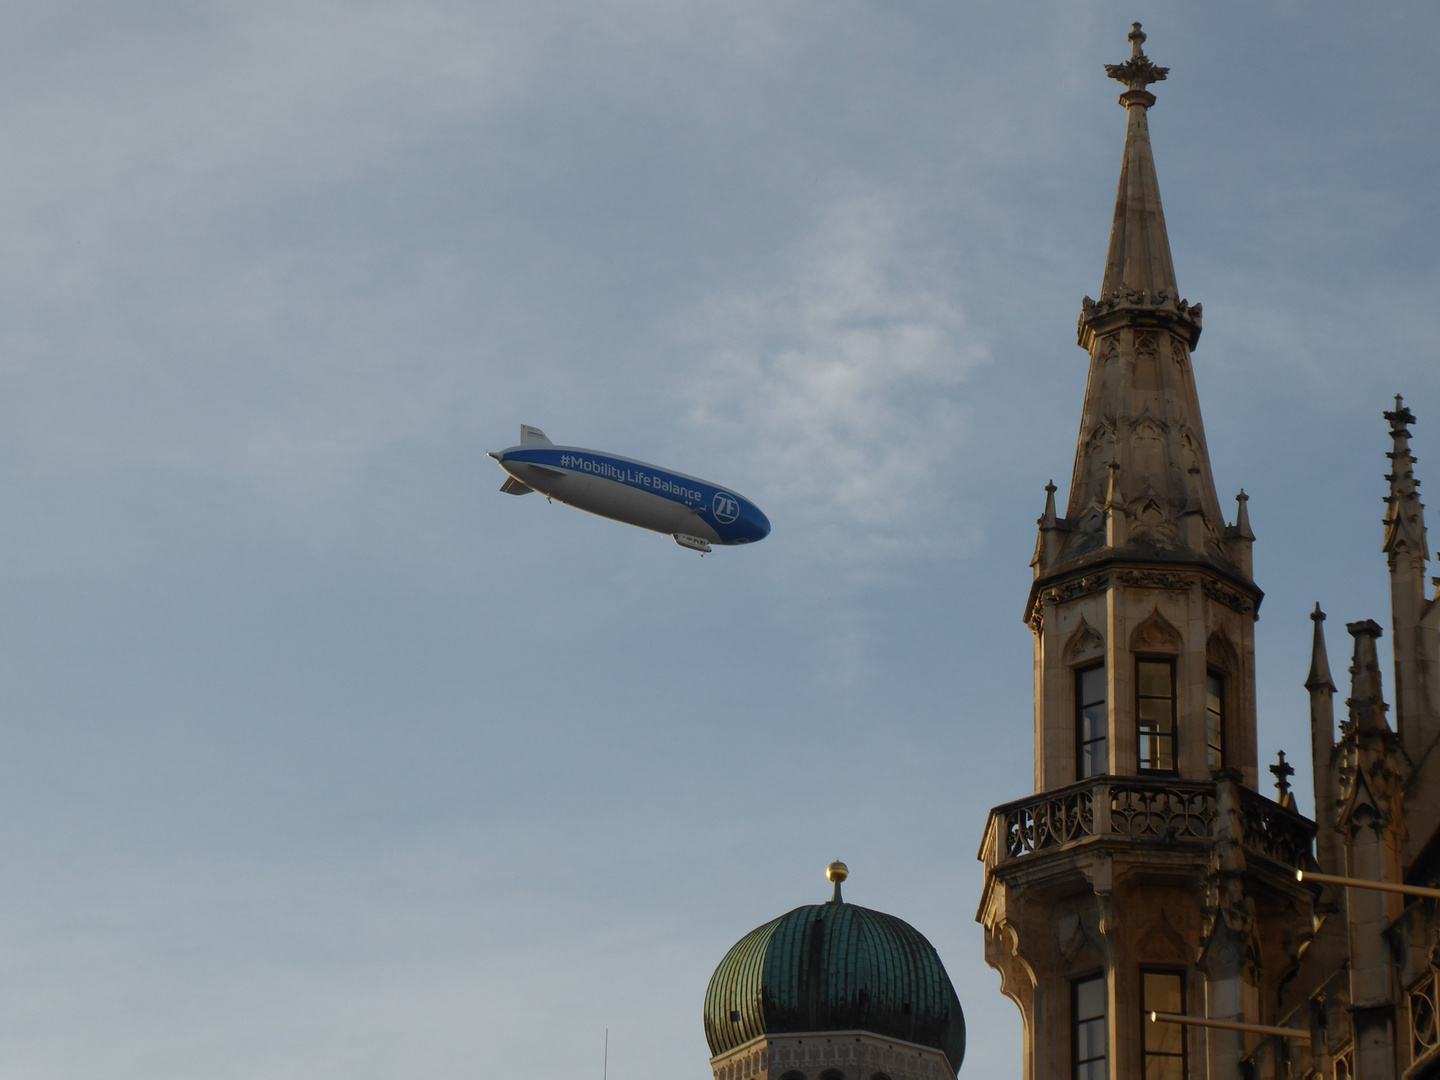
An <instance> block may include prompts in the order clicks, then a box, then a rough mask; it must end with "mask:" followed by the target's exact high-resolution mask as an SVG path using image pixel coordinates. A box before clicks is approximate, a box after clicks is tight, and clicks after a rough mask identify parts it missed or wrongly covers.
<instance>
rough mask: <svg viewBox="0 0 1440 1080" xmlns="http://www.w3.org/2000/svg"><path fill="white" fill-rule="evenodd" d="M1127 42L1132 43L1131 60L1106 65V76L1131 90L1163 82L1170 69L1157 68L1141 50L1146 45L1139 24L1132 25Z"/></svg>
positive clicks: (1142, 88) (1143, 32)
mask: <svg viewBox="0 0 1440 1080" xmlns="http://www.w3.org/2000/svg"><path fill="white" fill-rule="evenodd" d="M1126 40H1127V41H1129V42H1130V59H1129V60H1127V61H1125V63H1123V64H1106V65H1105V74H1106V75H1109V76H1110V78H1112V79H1118V80H1119V81H1120V82H1123V83H1124V84H1125V85H1126V87H1127V88H1129V89H1131V90H1144V89H1145V88H1146V87H1147V86H1149V85H1150V84H1151V83H1157V82H1163V81H1164V80H1165V76H1166V75H1168V74H1169V73H1170V69H1169V68H1164V67H1156V66H1155V65H1154V64H1152V63H1151V62H1150V58H1149V57H1148V56H1146V55H1145V51H1144V49H1142V48H1141V46H1142V45H1144V44H1145V31H1143V30H1141V29H1140V24H1139V23H1138V22H1137V23H1133V24H1131V27H1130V33H1129V34H1127V35H1126ZM1121 100H1122V101H1123V100H1124V99H1123V98H1122V99H1121ZM1127 104H1128V103H1127ZM1142 104H1143V102H1142Z"/></svg>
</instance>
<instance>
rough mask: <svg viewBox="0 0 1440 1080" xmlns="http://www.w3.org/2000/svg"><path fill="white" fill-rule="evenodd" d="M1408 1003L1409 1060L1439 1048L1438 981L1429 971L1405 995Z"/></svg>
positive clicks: (1416, 1060) (1439, 983)
mask: <svg viewBox="0 0 1440 1080" xmlns="http://www.w3.org/2000/svg"><path fill="white" fill-rule="evenodd" d="M1405 997H1406V999H1407V1001H1408V1003H1409V1005H1410V1060H1411V1062H1412V1063H1414V1062H1418V1061H1419V1060H1420V1059H1421V1058H1423V1057H1425V1056H1426V1055H1427V1054H1428V1055H1433V1054H1435V1053H1436V1051H1437V1050H1440V982H1437V978H1436V974H1435V972H1433V971H1432V972H1430V973H1429V974H1428V975H1426V976H1425V977H1424V978H1423V979H1421V980H1420V982H1418V983H1416V984H1415V985H1414V986H1412V987H1411V988H1410V990H1409V992H1408V993H1407V994H1406V995H1405Z"/></svg>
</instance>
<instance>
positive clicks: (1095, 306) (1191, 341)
mask: <svg viewBox="0 0 1440 1080" xmlns="http://www.w3.org/2000/svg"><path fill="white" fill-rule="evenodd" d="M1203 311H1204V305H1203V304H1199V303H1195V304H1192V303H1190V301H1189V300H1185V299H1182V298H1180V297H1178V296H1171V295H1169V294H1168V293H1165V292H1159V293H1153V294H1152V293H1150V292H1147V291H1146V290H1145V289H1131V288H1120V289H1115V290H1113V291H1112V292H1110V293H1108V294H1102V295H1101V297H1100V299H1099V300H1092V299H1090V297H1088V296H1087V297H1085V298H1084V299H1083V300H1081V301H1080V322H1079V324H1078V325H1077V326H1076V328H1075V339H1076V341H1077V343H1078V344H1079V345H1080V347H1081V348H1082V349H1085V350H1086V351H1087V352H1088V351H1089V350H1090V348H1091V346H1092V345H1093V344H1094V343H1095V339H1096V338H1097V337H1103V336H1104V335H1105V334H1109V333H1113V332H1114V331H1116V330H1119V329H1120V328H1122V327H1125V326H1147V327H1160V328H1161V329H1164V330H1169V331H1170V332H1171V333H1173V334H1175V335H1177V336H1179V337H1181V338H1183V339H1184V340H1185V343H1186V344H1187V345H1188V346H1189V347H1190V348H1192V349H1193V348H1194V347H1195V344H1196V343H1197V342H1198V341H1199V340H1200V320H1201V315H1202V313H1203Z"/></svg>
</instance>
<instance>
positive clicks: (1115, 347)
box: [1042, 23, 1249, 579]
mask: <svg viewBox="0 0 1440 1080" xmlns="http://www.w3.org/2000/svg"><path fill="white" fill-rule="evenodd" d="M1129 40H1130V43H1131V56H1130V59H1129V60H1127V61H1126V62H1124V63H1122V64H1110V65H1107V67H1106V71H1107V72H1108V74H1109V75H1110V76H1111V77H1112V78H1114V79H1118V80H1119V81H1120V82H1122V83H1124V84H1125V87H1126V89H1125V91H1124V92H1123V93H1122V94H1121V95H1120V104H1121V105H1122V106H1123V107H1124V108H1125V111H1126V113H1127V116H1128V121H1127V126H1126V133H1125V152H1124V155H1123V157H1122V159H1121V165H1120V184H1119V189H1118V192H1117V194H1116V198H1115V217H1114V221H1113V223H1112V225H1111V229H1110V249H1109V254H1108V255H1107V257H1106V260H1105V275H1104V281H1103V284H1102V285H1101V291H1100V299H1099V300H1092V299H1090V298H1089V297H1088V296H1087V297H1086V298H1085V300H1084V302H1083V304H1082V313H1081V316H1080V327H1079V343H1080V346H1081V347H1082V348H1084V349H1086V350H1087V351H1088V352H1089V353H1090V378H1089V381H1088V385H1087V387H1086V392H1085V409H1084V414H1083V416H1082V419H1081V429H1080V439H1079V445H1078V447H1077V449H1076V455H1075V471H1074V474H1073V477H1072V479H1071V483H1070V498H1069V502H1068V504H1067V506H1066V515H1065V522H1066V526H1067V527H1068V528H1069V529H1070V530H1071V533H1072V535H1071V536H1070V538H1069V540H1068V542H1067V544H1066V545H1065V546H1064V549H1063V551H1062V552H1061V554H1060V560H1059V561H1061V562H1065V561H1067V560H1068V559H1072V558H1078V557H1081V556H1084V555H1087V554H1089V553H1090V552H1091V551H1094V550H1097V549H1099V548H1103V547H1114V546H1117V545H1116V544H1115V542H1114V538H1115V537H1116V536H1123V537H1124V543H1126V544H1130V545H1135V544H1140V545H1142V546H1148V547H1158V548H1162V549H1168V550H1171V551H1174V552H1177V553H1183V552H1186V551H1188V552H1191V553H1194V554H1197V555H1201V556H1208V557H1211V558H1215V559H1219V560H1222V561H1224V562H1226V563H1229V564H1231V565H1232V566H1234V567H1236V568H1237V569H1239V570H1240V574H1241V576H1242V577H1244V578H1247V579H1248V577H1249V572H1248V571H1249V568H1248V566H1245V565H1243V564H1244V562H1245V561H1246V560H1245V559H1244V558H1243V556H1242V555H1241V554H1240V553H1239V552H1238V551H1237V552H1232V551H1231V550H1230V547H1233V546H1234V545H1233V544H1227V541H1233V540H1234V539H1236V537H1230V536H1227V533H1226V524H1225V520H1224V516H1223V513H1222V511H1221V508H1220V501H1219V499H1218V497H1217V496H1216V492H1215V481H1214V478H1213V476H1212V474H1211V470H1210V455H1209V452H1208V450H1207V449H1206V445H1205V432H1204V428H1203V426H1202V424H1201V420H1200V404H1199V400H1198V398H1197V396H1196V392H1195V378H1194V373H1193V371H1192V370H1191V366H1190V350H1191V349H1192V348H1193V347H1194V345H1195V343H1196V341H1198V340H1199V337H1200V305H1199V304H1195V305H1191V304H1190V303H1189V301H1187V300H1183V299H1181V298H1180V293H1179V289H1178V287H1177V285H1176V282H1175V267H1174V264H1173V262H1172V261H1171V257H1170V240H1169V237H1168V236H1167V234H1166V230H1165V212H1164V209H1163V208H1162V207H1161V204H1160V186H1159V182H1158V181H1157V180H1156V177H1155V158H1154V154H1153V152H1152V151H1151V147H1150V130H1149V126H1148V122H1147V119H1146V116H1147V112H1148V110H1149V109H1150V107H1151V106H1152V105H1154V104H1155V95H1154V94H1152V93H1151V92H1150V91H1149V90H1148V89H1146V87H1148V86H1149V85H1151V84H1152V83H1156V82H1159V81H1161V80H1163V79H1164V78H1165V77H1166V73H1167V71H1168V70H1169V69H1168V68H1162V67H1157V66H1156V65H1155V64H1153V63H1152V62H1151V61H1150V58H1149V57H1147V56H1146V55H1145V53H1144V52H1143V50H1142V49H1141V46H1142V44H1143V43H1144V41H1145V35H1144V34H1143V33H1142V32H1141V30H1140V26H1139V24H1138V23H1137V24H1136V25H1135V27H1134V28H1133V29H1132V30H1131V32H1130V35H1129ZM1112 463H1114V466H1115V468H1114V469H1112V468H1111V464H1112ZM1112 475H1113V482H1112ZM1242 510H1243V507H1242ZM1117 525H1118V526H1119V527H1117ZM1237 527H1238V525H1237ZM1243 531H1244V532H1245V533H1247V534H1248V533H1249V529H1248V526H1247V527H1245V528H1244V530H1243ZM1237 536H1238V534H1237ZM1243 539H1247V540H1248V536H1247V537H1245V538H1243ZM1042 569H1043V568H1042Z"/></svg>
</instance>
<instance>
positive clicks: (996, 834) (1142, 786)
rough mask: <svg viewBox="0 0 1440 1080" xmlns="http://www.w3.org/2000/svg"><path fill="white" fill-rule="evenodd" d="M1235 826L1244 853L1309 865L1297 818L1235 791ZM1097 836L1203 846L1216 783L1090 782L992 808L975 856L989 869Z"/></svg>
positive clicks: (1305, 826) (1306, 827)
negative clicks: (1238, 827) (1237, 823)
mask: <svg viewBox="0 0 1440 1080" xmlns="http://www.w3.org/2000/svg"><path fill="white" fill-rule="evenodd" d="M1240 824H1241V829H1242V831H1243V834H1244V844H1245V847H1246V848H1247V849H1248V850H1250V851H1253V852H1258V853H1259V854H1261V855H1264V856H1266V857H1267V858H1270V859H1273V860H1275V861H1276V862H1280V863H1283V864H1285V865H1287V866H1294V867H1299V868H1303V867H1306V866H1308V865H1309V860H1310V844H1311V841H1312V840H1313V839H1314V836H1315V826H1314V824H1313V823H1311V822H1309V821H1307V820H1306V819H1305V818H1303V817H1301V816H1300V815H1299V814H1296V813H1294V812H1293V811H1291V810H1287V809H1285V808H1284V807H1282V806H1280V805H1279V804H1278V803H1275V802H1271V801H1270V800H1269V799H1267V798H1265V797H1264V796H1263V795H1260V794H1257V793H1256V792H1253V791H1249V790H1247V789H1243V788H1242V789H1241V798H1240ZM1100 837H1109V838H1128V839H1130V840H1134V841H1142V842H1146V841H1148V842H1152V843H1157V844H1170V843H1201V844H1204V843H1208V842H1210V841H1212V840H1213V839H1214V837H1215V784H1214V783H1213V782H1205V781H1190V780H1159V779H1156V780H1151V779H1148V778H1145V777H1134V776H1097V777H1093V778H1091V779H1089V780H1083V781H1081V782H1080V783H1078V784H1071V785H1070V786H1069V787H1065V788H1060V789H1058V790H1056V791H1047V792H1044V793H1043V794H1040V795H1033V796H1031V797H1030V798H1028V799H1022V800H1020V801H1017V802H1013V803H1007V804H1006V805H1004V806H997V807H996V808H995V809H994V810H992V811H990V823H989V827H988V828H987V830H986V834H985V846H984V848H983V849H982V851H981V857H982V858H983V859H984V860H985V865H986V867H987V869H993V868H994V867H996V866H999V865H1001V864H1004V863H1008V862H1012V861H1013V860H1016V859H1024V858H1028V857H1030V856H1033V855H1036V854H1038V853H1041V852H1045V851H1053V850H1057V849H1062V848H1069V847H1073V846H1075V845H1077V844H1081V843H1085V842H1088V841H1091V840H1093V839H1095V838H1100Z"/></svg>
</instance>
